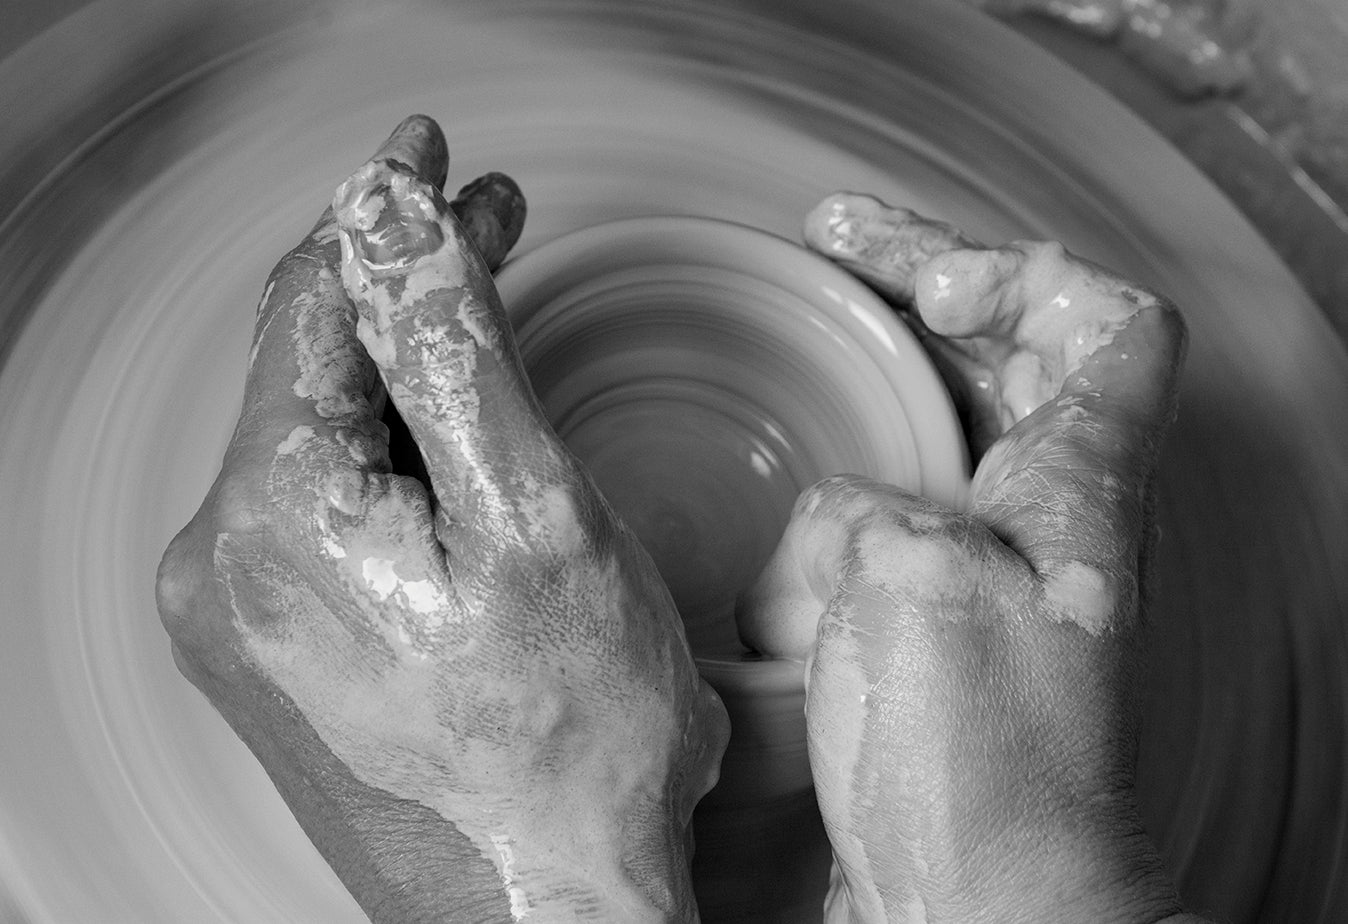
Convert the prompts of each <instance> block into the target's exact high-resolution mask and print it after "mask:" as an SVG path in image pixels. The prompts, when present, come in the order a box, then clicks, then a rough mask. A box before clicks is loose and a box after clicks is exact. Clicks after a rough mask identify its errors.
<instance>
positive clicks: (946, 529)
mask: <svg viewBox="0 0 1348 924" xmlns="http://www.w3.org/2000/svg"><path fill="white" fill-rule="evenodd" d="M854 543H855V556H856V561H857V563H858V565H859V566H860V569H861V571H862V572H863V573H864V574H866V575H867V576H868V577H869V579H870V580H872V581H874V582H877V583H880V584H882V585H883V586H885V587H886V588H888V589H889V590H890V591H892V592H894V593H896V594H897V595H898V596H900V597H902V598H903V599H907V600H911V601H915V602H930V601H933V600H939V601H942V602H953V601H959V600H963V599H967V598H968V597H969V596H971V595H972V593H973V592H974V589H975V588H976V587H977V586H978V583H979V574H980V571H981V560H982V556H981V555H980V553H979V543H978V540H977V537H976V536H975V535H974V524H973V523H972V522H971V521H970V520H969V519H968V518H967V517H965V516H963V515H962V514H958V513H955V512H954V511H950V510H946V509H943V508H939V507H936V506H935V505H930V504H925V503H920V504H896V503H893V502H891V503H889V504H887V505H884V506H881V507H877V508H876V509H875V510H874V512H873V513H872V514H871V515H869V516H867V517H866V518H865V519H864V521H862V522H861V523H860V524H859V526H858V529H857V531H856V534H855V540H854Z"/></svg>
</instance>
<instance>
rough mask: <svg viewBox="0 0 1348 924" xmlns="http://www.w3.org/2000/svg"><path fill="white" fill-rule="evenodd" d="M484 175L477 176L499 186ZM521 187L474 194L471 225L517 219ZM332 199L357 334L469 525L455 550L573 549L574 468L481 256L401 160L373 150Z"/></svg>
mask: <svg viewBox="0 0 1348 924" xmlns="http://www.w3.org/2000/svg"><path fill="white" fill-rule="evenodd" d="M485 183H486V184H488V185H486V186H480V187H478V188H488V189H499V188H501V187H500V184H499V183H498V182H497V181H495V180H487V181H485ZM513 196H514V193H513V192H510V190H509V189H507V190H506V197H505V199H504V200H502V199H500V198H499V197H496V196H495V195H492V196H488V197H486V198H478V199H476V200H469V201H477V202H479V203H481V204H480V205H478V206H475V208H474V210H473V212H472V214H473V215H475V216H477V217H476V218H475V224H476V225H477V226H478V227H480V228H481V227H492V226H494V225H497V221H496V218H497V216H500V215H506V216H510V217H512V219H513V218H514V216H516V215H517V214H518V213H517V212H515V211H514V205H513ZM333 207H334V211H335V213H336V215H337V220H338V224H339V226H340V228H341V240H342V254H343V264H342V274H343V279H344V281H345V283H346V286H347V289H348V291H350V292H351V293H352V294H353V296H354V299H355V301H356V305H357V308H358V310H359V313H360V322H359V324H358V325H357V333H358V335H359V336H360V339H361V342H362V343H364V344H365V348H366V349H367V350H368V351H369V354H370V356H371V357H372V358H373V359H374V360H375V362H376V364H377V365H378V366H379V368H380V372H381V375H382V377H383V379H384V383H385V385H386V387H387V388H388V390H389V394H390V396H391V398H392V399H393V402H394V404H395V405H396V407H397V408H398V411H399V412H400V413H401V415H402V417H403V419H404V420H405V421H406V422H407V424H408V427H409V429H410V430H411V432H412V434H413V436H414V438H415V439H416V441H417V444H418V446H419V447H420V449H421V452H422V454H423V456H424V457H425V459H426V462H427V465H428V468H429V470H430V472H431V479H432V484H433V487H434V489H435V493H436V497H437V499H438V500H439V502H440V504H441V505H442V507H443V508H444V510H445V511H446V514H447V518H448V520H449V521H450V522H451V523H453V524H456V525H457V526H458V527H462V529H463V535H462V536H461V537H458V538H456V537H455V536H454V535H453V534H452V532H453V531H452V530H449V531H447V532H446V534H445V535H443V536H442V539H443V540H445V541H446V544H447V547H448V549H449V551H450V552H451V554H452V555H453V556H455V557H458V558H465V560H466V561H467V563H468V564H469V565H470V566H472V565H474V564H480V563H481V562H482V561H483V556H484V552H488V551H489V552H492V553H494V552H495V551H498V550H500V549H502V548H515V549H525V548H537V549H539V550H540V551H543V552H544V553H547V552H549V551H552V552H559V553H564V552H566V551H567V550H568V546H569V544H573V543H575V542H576V541H578V539H577V537H576V535H575V534H574V530H571V529H569V527H568V525H569V524H571V523H574V522H576V520H577V519H578V517H579V511H578V510H577V509H575V505H576V504H577V503H578V500H577V498H576V493H575V490H576V487H577V481H578V479H579V475H578V473H577V471H576V470H575V466H574V463H573V462H572V461H571V459H570V457H569V455H568V454H567V453H566V451H565V449H564V448H563V447H562V446H561V444H560V441H558V440H557V438H556V436H555V435H554V434H553V433H552V431H551V429H550V427H549V426H548V424H547V422H546V420H545V419H544V418H543V415H542V413H541V411H540V410H539V408H538V407H537V402H536V401H535V399H534V398H533V395H532V392H531V391H530V390H529V387H528V384H527V381H526V379H525V376H524V372H523V370H522V368H521V366H520V360H519V356H518V352H517V350H516V349H515V345H514V340H513V334H512V332H511V330H510V327H509V322H508V321H507V319H506V316H505V312H504V309H503V308H502V307H501V304H500V300H499V298H498V296H497V294H496V289H495V286H494V285H493V283H492V280H491V276H490V273H489V272H488V269H487V266H486V264H485V261H484V260H483V258H482V256H481V255H480V254H479V252H478V250H477V247H476V245H475V244H474V243H473V242H472V241H471V240H470V239H469V238H468V236H467V232H466V231H465V229H464V227H463V226H462V225H461V224H460V223H459V222H458V220H457V219H456V218H455V216H454V214H453V213H452V211H451V210H450V208H449V205H448V203H446V201H445V199H444V197H443V196H442V195H441V194H440V192H439V191H438V190H437V189H435V188H434V187H433V186H431V185H430V184H428V183H427V182H425V180H423V179H422V178H420V177H417V176H415V175H414V174H412V173H410V172H409V171H407V170H406V169H404V168H403V167H402V166H401V165H400V164H398V163H397V162H394V161H379V160H375V161H371V162H370V163H368V164H366V165H365V166H364V167H362V168H361V169H360V170H358V171H357V172H356V173H355V174H354V175H353V176H352V177H351V178H350V179H348V180H347V181H346V182H345V183H343V184H342V186H341V187H340V188H339V189H338V191H337V194H336V197H335V199H334V205H333ZM489 246H492V247H499V239H498V241H497V242H489ZM484 570H485V569H484Z"/></svg>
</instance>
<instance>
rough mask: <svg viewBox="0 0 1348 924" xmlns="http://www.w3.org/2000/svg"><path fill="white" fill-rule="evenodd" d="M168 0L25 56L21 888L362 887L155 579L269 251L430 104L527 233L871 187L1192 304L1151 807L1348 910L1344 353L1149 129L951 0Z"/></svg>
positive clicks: (6, 428) (225, 412)
mask: <svg viewBox="0 0 1348 924" xmlns="http://www.w3.org/2000/svg"><path fill="white" fill-rule="evenodd" d="M146 7H147V8H146V9H145V10H139V9H138V10H137V11H132V10H130V9H129V8H128V6H127V5H126V4H116V5H101V4H94V5H92V6H90V7H88V8H86V9H85V10H84V11H82V12H80V13H78V14H76V15H75V16H74V17H72V18H71V19H68V20H66V21H65V22H63V23H62V24H61V25H60V27H58V28H57V29H56V30H54V31H52V32H50V33H48V34H47V36H46V37H45V38H44V39H42V40H40V41H39V42H37V43H31V44H30V45H28V46H27V47H26V48H24V49H22V50H21V51H20V52H19V53H18V54H16V55H12V56H11V57H10V58H9V59H7V60H6V61H5V62H4V64H3V65H2V68H3V69H0V87H2V88H3V90H2V91H0V94H3V95H0V113H3V115H4V116H5V117H6V120H7V125H8V126H9V131H8V132H7V137H6V139H5V140H4V141H3V142H0V144H3V147H0V154H3V160H0V163H3V164H4V170H5V172H4V174H3V176H0V201H3V202H6V203H14V204H15V205H14V207H13V211H12V213H10V214H7V215H3V216H0V221H4V222H5V224H4V226H3V228H0V232H2V233H0V331H3V335H4V341H3V346H0V357H2V362H3V366H2V367H0V484H3V486H4V491H3V496H2V497H0V523H3V524H5V530H4V533H3V536H0V586H3V587H4V593H5V604H4V622H3V627H2V628H0V632H2V633H3V640H2V643H0V701H2V702H3V703H4V708H3V710H0V740H3V741H4V742H5V743H6V746H5V754H6V764H5V769H4V772H3V775H0V883H3V891H4V892H7V895H8V901H9V902H10V904H11V905H13V906H14V907H16V908H17V909H21V911H22V912H23V913H24V914H25V915H26V916H27V917H28V918H31V919H32V920H34V921H42V922H46V921H53V922H58V921H72V920H135V921H160V920H162V921H180V920H191V921H203V922H206V921H236V920H248V921H296V920H322V921H353V922H354V921H359V920H361V919H362V918H361V915H360V913H359V910H358V909H357V908H356V906H355V905H354V903H353V902H352V901H351V900H350V898H349V897H347V895H346V894H345V892H344V891H343V890H342V888H341V886H340V884H339V883H337V881H336V880H335V879H334V878H333V876H332V875H331V873H330V872H329V871H328V870H327V868H326V867H325V866H324V865H323V863H322V862H321V860H319V858H318V857H317V855H316V854H315V853H314V852H313V851H312V849H311V848H310V846H309V845H308V842H307V840H306V839H305V838H304V836H303V834H302V832H301V831H300V830H299V828H298V826H296V825H295V823H294V822H293V821H292V820H291V818H290V816H289V814H288V812H287V811H286V809H285V807H284V805H283V804H282V803H281V801H280V799H279V797H278V796H277V795H276V794H275V793H274V791H273V790H272V789H271V786H270V784H269V782H268V781H267V779H266V777H265V775H264V774H263V773H262V771H261V770H260V769H259V768H258V767H257V766H256V764H255V762H254V761H253V759H252V757H251V755H249V754H248V753H247V751H246V750H245V749H244V748H243V746H242V745H241V744H239V743H238V742H237V740H236V739H235V738H234V737H233V735H232V733H231V732H230V731H229V730H228V728H227V727H226V726H225V725H224V723H223V722H222V721H221V720H220V719H219V718H218V717H217V716H216V715H215V714H214V713H213V711H212V710H211V709H210V708H209V707H208V706H207V705H206V704H205V703H204V701H203V700H202V699H201V698H200V697H199V696H198V695H197V694H196V693H195V691H193V690H192V689H191V688H190V687H189V686H188V685H187V683H186V682H185V681H183V680H181V679H180V678H179V677H178V676H177V674H176V671H175V670H174V668H173V665H172V663H171V660H170V659H169V656H168V646H167V641H166V639H165V637H164V635H163V632H162V630H161V628H160V626H159V624H158V620H157V618H156V616H155V613H154V604H153V597H152V586H153V573H154V567H155V565H156V563H157V561H158V556H159V553H160V551H161V550H162V549H163V547H164V545H165V544H166V543H167V541H168V539H169V537H170V536H171V535H172V534H173V532H174V531H175V530H176V529H177V528H179V527H180V526H181V525H182V524H183V523H185V522H186V520H187V518H188V517H189V516H190V515H191V513H192V511H193V510H194V509H195V507H196V505H197V503H198V501H199V500H200V497H201V495H202V494H203V492H204V491H205V489H206V486H207V485H208V484H209V483H210V481H211V480H212V478H213V477H214V475H215V472H216V469H217V466H218V459H219V454H220V450H221V448H222V446H223V444H224V441H225V439H226V438H227V436H228V433H229V430H230V428H231V426H232V417H233V414H234V413H235V411H236V408H237V403H238V400H239V395H240V392H241V383H242V373H243V370H244V366H245V362H246V356H247V348H248V339H249V334H250V330H251V324H252V312H253V306H254V304H255V302H256V299H257V296H258V294H259V292H260V290H261V286H262V283H263V281H264V279H265V276H266V273H267V271H268V269H269V268H270V266H271V264H272V262H274V260H275V259H276V257H277V256H278V255H279V254H280V253H282V252H283V251H284V250H286V249H287V248H288V247H289V246H290V245H291V244H292V243H293V242H294V241H295V240H296V239H298V237H299V236H300V235H301V234H303V233H304V231H305V230H307V228H308V227H309V225H310V224H311V223H312V220H313V218H314V217H315V216H316V215H317V213H318V212H319V211H321V209H322V207H323V205H324V203H326V202H327V201H328V199H329V198H330V197H331V193H332V188H333V186H334V185H335V184H336V183H337V182H339V181H340V180H341V179H342V178H343V177H345V176H346V175H347V174H348V173H349V172H350V170H351V169H352V168H353V167H354V166H356V165H357V164H359V163H360V162H361V161H362V160H363V159H364V158H365V157H366V156H367V154H368V153H369V150H370V149H372V148H373V147H374V146H375V145H376V144H378V142H379V141H380V140H381V139H382V138H383V137H384V136H385V134H386V133H387V132H388V130H389V129H390V128H391V127H392V126H393V125H394V124H396V123H397V122H398V120H399V119H401V118H402V117H403V116H404V115H406V114H408V113H409V112H413V111H425V112H427V113H429V114H431V115H433V116H435V117H437V118H438V119H439V120H440V121H441V122H442V124H443V125H444V126H445V129H446V133H447V134H448V136H449V139H450V146H451V151H452V153H453V156H454V161H453V163H452V165H451V181H450V183H451V185H454V184H457V183H462V182H466V181H467V180H468V179H471V178H472V177H473V176H476V175H477V174H479V173H482V172H484V171H486V170H489V169H500V170H505V171H507V172H509V173H511V174H512V175H514V176H515V177H516V178H517V179H518V180H519V182H520V184H521V186H522V187H523V188H524V190H525V193H526V195H527V196H528V197H529V200H530V210H531V217H530V226H529V227H528V228H527V229H526V232H525V237H524V239H523V241H522V242H521V248H522V249H528V248H532V247H536V246H537V245H538V244H540V243H542V242H543V241H546V240H548V239H550V238H552V237H554V236H556V235H558V234H560V233H563V232H565V231H567V230H571V229H573V228H577V227H582V226H585V225H589V224H593V223H595V222H597V221H600V220H604V219H608V218H615V217H623V216H630V215H641V214H695V215H706V216H711V217H719V218H728V219H732V220H736V221H740V222H744V223H747V224H750V225H754V226H757V227H761V228H764V229H767V230H771V231H774V232H776V233H779V234H783V235H787V236H791V237H795V236H796V235H797V232H798V227H799V222H800V218H801V216H803V215H804V213H805V211H806V210H807V209H808V208H809V207H810V206H811V205H812V204H813V203H814V202H815V201H816V200H817V199H818V198H819V197H820V196H822V195H823V194H824V193H825V192H827V191H830V190H832V189H835V188H840V187H841V188H852V189H864V190H867V191H871V192H874V193H876V194H878V195H880V196H881V197H883V198H885V199H888V200H890V201H893V202H896V203H901V204H905V205H908V206H910V207H913V208H917V209H919V210H925V211H927V212H930V213H932V214H935V215H939V216H941V217H944V218H947V219H949V220H952V221H955V222H958V223H961V224H963V225H964V226H965V227H967V228H968V229H969V230H970V231H971V232H972V233H973V234H975V235H976V236H978V237H980V238H982V239H984V240H998V239H1002V238H1006V237H1041V236H1049V237H1058V238H1062V239H1063V240H1065V241H1066V242H1067V243H1068V245H1069V247H1072V248H1073V249H1075V250H1077V251H1079V252H1081V253H1083V254H1085V255H1086V256H1089V257H1092V258H1094V259H1097V260H1099V261H1101V262H1107V263H1110V264H1112V265H1115V266H1117V267H1118V268H1120V269H1122V270H1124V271H1126V272H1128V273H1130V274H1133V275H1135V276H1137V277H1139V279H1140V280H1141V281H1143V282H1145V283H1148V284H1150V285H1153V286H1156V287H1158V288H1160V289H1162V290H1164V291H1166V292H1168V293H1169V294H1170V295H1172V296H1173V297H1174V299H1175V300H1176V301H1177V302H1178V303H1179V304H1180V305H1181V306H1182V307H1183V308H1184V309H1185V310H1186V313H1187V315H1188V317H1189V320H1190V324H1191V327H1192V332H1193V337H1192V341H1193V346H1192V351H1191V356H1190V363H1189V367H1188V372H1187V375H1186V380H1185V385H1184V391H1183V408H1182V413H1181V419H1180V421H1179V424H1178V426H1177V428H1176V431H1175V434H1174V438H1173V440H1172V442H1171V444H1170V446H1169V449H1168V453H1167V456H1166V461H1165V465H1164V470H1163V474H1162V480H1161V485H1160V490H1161V503H1162V509H1161V520H1162V527H1163V529H1164V539H1163V543H1162V547H1161V555H1162V559H1163V561H1162V565H1161V581H1160V587H1159V588H1158V591H1159V592H1158V596H1157V600H1156V604H1155V606H1154V608H1153V622H1154V624H1155V631H1156V636H1157V645H1156V649H1155V651H1156V657H1155V669H1154V674H1153V680H1152V684H1151V691H1150V694H1149V705H1148V713H1147V727H1146V734H1145V738H1144V742H1143V753H1142V764H1141V772H1140V782H1141V786H1142V793H1143V798H1144V808H1145V813H1146V817H1147V820H1148V823H1149V824H1150V826H1151V828H1152V829H1153V831H1154V833H1155V834H1156V836H1157V838H1158V840H1159V841H1160V843H1161V844H1162V847H1163V851H1164V853H1165V855H1166V857H1167V860H1168V862H1169V863H1170V864H1171V866H1172V868H1173V869H1174V870H1175V871H1176V873H1177V875H1178V876H1179V877H1180V881H1181V883H1182V885H1183V888H1184V890H1185V892H1186V894H1187V895H1188V896H1189V897H1190V899H1191V900H1192V901H1193V902H1194V903H1195V904H1196V906H1198V907H1200V908H1203V909H1207V910H1211V911H1214V912H1219V913H1222V914H1224V915H1226V916H1227V917H1229V918H1230V919H1232V920H1252V919H1254V918H1255V917H1256V916H1258V917H1259V919H1260V920H1269V921H1278V920H1297V921H1313V920H1325V921H1332V920H1338V919H1340V918H1341V917H1342V916H1343V914H1344V913H1345V909H1348V893H1346V892H1345V890H1346V889H1348V871H1346V867H1348V857H1346V856H1345V852H1344V848H1343V844H1344V843H1345V831H1346V830H1348V794H1346V793H1348V785H1346V784H1345V779H1346V775H1345V763H1344V748H1345V737H1346V735H1345V731H1346V728H1345V722H1346V717H1348V712H1346V710H1345V704H1346V703H1348V679H1345V678H1348V670H1345V667H1346V666H1348V642H1346V641H1345V618H1346V617H1345V609H1346V608H1348V575H1346V574H1345V573H1344V572H1343V570H1342V568H1341V562H1343V561H1344V560H1348V517H1345V516H1344V513H1343V511H1344V510H1345V509H1348V455H1346V453H1348V450H1346V449H1345V447H1348V419H1345V418H1344V416H1343V414H1342V408H1343V407H1345V405H1348V355H1345V351H1344V349H1343V347H1342V344H1341V343H1340V341H1339V340H1337V339H1336V338H1335V337H1334V336H1333V334H1332V332H1331V331H1330V329H1329V327H1328V326H1327V325H1326V324H1325V323H1324V321H1323V319H1322V318H1321V317H1320V316H1319V314H1318V313H1317V312H1316V311H1315V309H1314V308H1313V306H1312V305H1311V304H1310V303H1309V302H1308V301H1307V300H1306V299H1305V298H1304V297H1303V296H1302V295H1301V294H1300V292H1299V290H1298V289H1297V288H1296V286H1295V284H1294V283H1293V281H1292V278H1291V276H1290V275H1289V274H1288V273H1287V272H1286V271H1285V270H1284V269H1283V268H1282V267H1281V265H1280V264H1278V263H1277V262H1276V260H1275V259H1274V258H1273V256H1272V254H1271V253H1270V251H1269V250H1268V249H1267V248H1266V247H1265V246H1264V245H1263V244H1262V243H1261V242H1260V240H1259V239H1258V238H1257V237H1256V236H1255V235H1254V234H1253V232H1251V231H1250V230H1249V229H1248V228H1247V227H1246V226H1245V225H1244V224H1243V223H1242V221H1241V219H1239V217H1238V216H1237V215H1236V213H1235V212H1234V210H1233V209H1231V208H1230V207H1229V206H1228V205H1227V204H1226V203H1225V202H1224V201H1223V200H1221V199H1220V198H1219V196H1218V195H1217V193H1216V192H1215V191H1214V190H1213V188H1212V187H1211V186H1209V185H1208V184H1207V183H1206V182H1205V181H1204V180H1202V179H1201V178H1200V177H1199V176H1198V175H1197V174H1195V173H1193V172H1192V171H1191V170H1190V169H1189V168H1188V167H1187V166H1186V165H1185V164H1184V163H1183V162H1182V161H1181V160H1179V159H1178V158H1177V157H1176V156H1175V155H1174V154H1173V153H1172V152H1171V151H1170V150H1169V149H1168V148H1167V147H1165V146H1164V145H1163V144H1162V143H1161V142H1159V141H1158V140H1156V139H1155V138H1154V137H1153V136H1152V135H1151V134H1150V133H1149V132H1148V131H1147V130H1145V129H1144V128H1143V126H1142V125H1141V123H1139V122H1136V121H1135V120H1133V119H1132V118H1131V117H1129V116H1128V115H1127V114H1126V113H1124V112H1123V111H1122V110H1121V109H1118V108H1116V107H1114V106H1113V105H1112V104H1110V103H1109V101H1108V100H1107V99H1106V98H1105V97H1103V96H1102V95H1100V94H1099V93H1097V92H1096V91H1094V90H1093V89H1092V88H1091V87H1089V86H1087V85H1085V84H1083V83H1080V82H1079V81H1077V80H1075V79H1074V78H1073V76H1072V75H1071V74H1070V73H1069V72H1068V71H1066V70H1065V69H1063V68H1061V67H1059V66H1057V65H1055V64H1053V63H1052V62H1049V61H1047V60H1046V59H1044V58H1043V57H1042V56H1040V55H1039V54H1037V53H1036V51H1035V49H1034V48H1033V47H1032V46H1029V45H1028V44H1025V43H1023V42H1021V41H1020V40H1018V39H1016V38H1015V37H1014V36H1011V35H1010V34H1008V33H1006V32H1005V31H1003V30H1002V29H1000V28H999V27H998V26H997V25H996V24H995V23H991V22H987V21H985V20H983V19H980V18H978V17H976V16H975V15H974V14H973V13H971V12H969V11H967V10H963V9H961V8H947V7H944V6H940V5H937V4H930V3H925V2H921V3H919V2H909V3H905V4H902V5H895V4H880V3H875V4H857V5H854V6H849V7H846V13H847V15H842V14H833V13H828V12H825V11H823V10H822V8H818V7H817V5H816V4H807V3H799V4H797V3H776V4H769V3H767V2H762V3H754V2H743V3H735V4H726V3H721V4H716V5H712V4H705V5H704V4H699V3H688V4H680V5H668V4H660V5H643V4H636V5H633V4H626V3H617V2H600V0H591V2H577V3H556V2H541V0H535V2H530V0H515V2H505V3H494V4H487V3H481V4H478V3H461V4H456V5H454V6H453V7H449V6H441V5H431V4H425V5H408V6H391V7H388V8H387V9H385V10H383V11H381V12H380V13H378V14H372V13H368V12H363V11H361V10H360V9H358V8H357V7H355V6H354V5H353V6H351V7H345V6H324V7H319V6H312V5H295V6H288V5H282V6H275V5H274V6H269V7H266V8H262V7H251V6H241V7H239V8H238V10H239V11H242V12H240V13H239V14H238V15H235V13H236V10H235V8H234V7H232V6H220V5H213V6H212V7H211V8H210V10H211V11H210V12H209V13H207V12H204V11H199V12H196V13H194V12H193V11H192V9H191V8H190V7H189V8H184V7H182V6H180V5H177V4H165V5H164V6H162V7H157V8H152V7H153V5H152V4H147V5H146ZM195 65H201V67H200V68H198V69H195V70H194V69H193V67H194V66H195ZM207 65H209V66H207ZM151 94H157V95H153V96H152V95H151ZM4 907H5V906H4V904H3V903H0V910H3V909H4ZM15 916H16V917H17V916H18V915H17V913H16V915H15ZM18 919H19V920H22V919H23V918H22V917H19V918H18Z"/></svg>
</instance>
